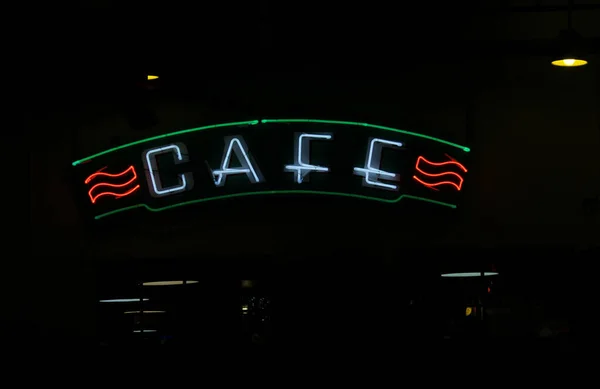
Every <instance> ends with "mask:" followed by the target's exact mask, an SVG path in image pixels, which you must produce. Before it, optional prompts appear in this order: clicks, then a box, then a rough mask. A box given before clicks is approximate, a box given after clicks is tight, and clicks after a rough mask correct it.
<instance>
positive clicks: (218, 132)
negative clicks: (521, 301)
mask: <svg viewBox="0 0 600 389" xmlns="http://www.w3.org/2000/svg"><path fill="white" fill-rule="evenodd" d="M469 151H470V149H469V148H468V147H465V146H461V145H458V144H455V143H452V142H449V141H446V140H443V139H438V138H434V137H431V136H428V135H424V134H418V133H415V132H410V131H404V130H399V129H395V128H390V127H384V126H378V125H372V124H366V123H356V122H343V121H332V120H314V119H264V120H260V121H259V120H253V121H245V122H234V123H224V124H216V125H211V126H205V127H199V128H193V129H188V130H182V131H177V132H172V133H168V134H164V135H158V136H153V137H151V138H147V139H142V140H139V141H136V142H132V143H128V144H125V145H121V146H118V147H115V148H112V149H109V150H105V151H102V152H99V153H97V154H94V155H91V156H89V157H87V158H83V159H80V160H77V161H75V162H73V163H72V165H73V166H74V168H75V176H76V185H77V187H78V188H79V189H78V191H79V194H80V195H81V197H82V200H83V202H84V203H85V204H87V207H88V208H89V209H90V211H91V212H92V214H93V216H94V218H95V219H96V220H98V219H102V218H105V217H107V216H111V215H115V214H120V213H126V212H133V210H135V209H140V208H142V209H146V210H147V211H151V212H160V211H166V210H169V209H173V208H177V207H182V206H187V205H191V204H196V203H204V202H208V201H214V200H220V199H228V198H236V197H241V196H267V195H271V196H273V195H279V196H289V197H292V196H298V195H305V196H306V195H311V196H341V197H347V198H354V199H359V200H367V201H376V202H380V203H387V204H390V206H392V205H395V204H399V203H404V202H405V201H402V200H407V201H423V202H428V203H431V204H435V205H438V206H444V207H449V208H456V207H457V205H458V204H459V203H460V197H461V196H460V195H461V191H462V190H463V189H464V185H465V180H466V175H467V171H468V170H467V167H466V162H467V161H466V159H467V157H468V153H469Z"/></svg>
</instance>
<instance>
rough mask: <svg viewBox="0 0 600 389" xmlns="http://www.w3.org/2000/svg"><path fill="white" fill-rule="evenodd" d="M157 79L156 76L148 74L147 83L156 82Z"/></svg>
mask: <svg viewBox="0 0 600 389" xmlns="http://www.w3.org/2000/svg"><path fill="white" fill-rule="evenodd" d="M157 78H158V76H154V75H151V74H148V81H150V80H156V79H157Z"/></svg>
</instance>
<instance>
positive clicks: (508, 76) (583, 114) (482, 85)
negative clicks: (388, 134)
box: [4, 0, 600, 338]
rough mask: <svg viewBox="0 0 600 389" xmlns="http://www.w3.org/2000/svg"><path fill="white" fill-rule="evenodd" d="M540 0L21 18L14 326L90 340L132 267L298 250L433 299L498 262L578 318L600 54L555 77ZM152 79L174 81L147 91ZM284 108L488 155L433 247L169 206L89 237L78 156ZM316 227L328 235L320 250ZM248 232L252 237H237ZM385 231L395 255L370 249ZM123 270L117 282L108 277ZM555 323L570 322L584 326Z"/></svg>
mask: <svg viewBox="0 0 600 389" xmlns="http://www.w3.org/2000/svg"><path fill="white" fill-rule="evenodd" d="M484 3H485V4H484ZM538 3H539V5H540V6H541V7H542V8H535V6H536V2H534V1H530V2H527V1H522V2H517V1H514V2H508V1H505V2H499V1H498V2H496V1H493V2H489V1H486V2H481V3H475V2H467V3H464V4H460V5H457V4H451V5H438V4H431V5H430V4H424V5H422V6H420V5H419V6H417V5H410V6H404V5H397V4H394V5H393V8H391V7H392V5H389V4H384V3H381V4H379V3H378V2H371V3H370V4H369V6H368V7H367V6H365V5H364V4H360V5H355V6H353V5H352V4H346V3H344V5H343V7H342V6H341V5H340V6H338V5H333V4H331V5H329V4H327V5H324V4H323V3H317V2H315V3H314V4H312V3H311V2H302V3H298V4H296V3H281V4H280V3H277V4H270V3H268V2H244V3H240V4H238V3H237V2H232V3H220V5H219V6H213V5H210V6H206V5H200V4H198V5H196V6H194V8H185V10H184V9H183V8H179V7H178V5H179V4H177V2H175V3H173V2H171V3H169V5H164V4H161V3H158V2H156V3H153V4H148V3H144V7H138V6H134V5H132V6H131V7H129V6H128V7H124V6H121V5H117V4H112V3H110V2H97V3H94V5H93V6H89V5H86V6H82V7H77V6H76V5H72V6H68V7H65V8H64V9H57V8H53V9H52V10H48V12H45V13H41V12H40V13H36V15H40V16H31V17H28V18H26V19H27V20H26V23H25V24H24V25H26V26H28V27H29V28H30V30H31V31H32V32H34V33H33V34H32V36H33V38H32V41H31V42H30V43H31V44H30V45H28V46H23V47H21V48H19V52H18V55H17V57H18V58H20V59H21V61H20V63H22V64H23V66H22V70H24V71H23V75H20V74H21V73H19V76H18V77H19V78H18V80H20V81H22V88H21V91H20V92H21V93H20V94H19V95H18V96H19V102H20V103H22V104H21V106H22V108H23V115H22V117H23V118H24V121H25V123H24V124H25V129H26V133H25V134H26V140H27V145H28V148H29V160H28V162H29V170H30V175H29V177H30V180H29V188H30V190H29V191H30V219H29V220H30V225H29V226H24V227H25V228H24V229H25V230H26V234H24V237H25V240H22V238H21V237H22V235H20V234H19V238H18V239H17V238H15V239H14V242H13V245H9V246H12V247H15V250H13V251H11V252H14V254H10V255H11V256H15V260H14V262H15V263H16V264H17V266H16V267H15V270H12V269H10V270H8V271H7V272H8V273H9V274H11V275H14V277H10V278H11V280H10V282H9V283H8V286H9V290H10V291H11V295H12V296H15V297H14V298H10V299H7V304H6V306H5V308H4V314H6V316H7V318H9V319H7V320H5V321H4V323H8V325H9V328H11V329H15V328H17V329H19V331H17V332H18V333H19V334H31V333H34V334H43V335H44V336H46V337H50V336H51V334H53V333H56V332H57V331H58V332H60V333H64V334H69V336H73V335H81V336H84V337H90V338H93V336H94V334H95V333H96V330H97V328H96V327H97V323H98V321H97V311H96V307H95V301H96V297H97V293H98V290H99V288H100V287H101V285H103V284H104V283H106V282H109V281H108V280H109V279H111V278H110V277H115V278H120V277H121V276H120V274H121V271H122V272H123V273H124V274H125V273H127V272H126V271H125V270H119V269H125V268H126V267H129V266H132V267H134V268H136V266H137V265H136V264H138V263H140V262H136V261H140V260H141V261H147V260H149V259H155V260H159V261H160V260H161V259H162V261H163V262H162V263H166V264H168V263H170V262H172V261H174V259H173V258H174V257H179V258H181V259H182V260H183V259H184V258H185V259H186V260H187V261H188V262H192V263H195V264H198V263H199V262H200V261H204V260H206V259H207V258H208V259H209V260H206V261H207V262H202V264H203V265H205V267H204V268H203V270H202V272H204V273H208V274H213V273H211V272H214V274H221V275H222V276H223V277H225V278H228V279H237V273H236V271H237V270H236V269H246V268H249V270H245V271H252V269H261V268H260V267H259V266H260V265H261V264H262V265H264V266H265V268H264V269H265V270H264V273H262V274H263V275H266V276H267V277H270V278H271V279H279V276H278V275H277V274H278V273H277V269H278V268H277V267H276V266H275V265H269V264H270V263H271V261H274V262H275V263H282V262H283V263H287V262H286V258H297V262H294V263H298V265H297V266H298V268H299V269H301V270H302V271H303V272H304V273H302V272H300V270H298V271H299V272H300V274H309V275H310V274H312V275H313V277H314V274H327V275H329V276H328V277H325V279H329V280H330V281H328V282H323V283H321V284H319V283H314V285H315V288H316V289H315V290H328V289H329V286H328V285H335V288H342V286H341V285H345V283H343V282H341V281H339V277H341V274H342V273H343V271H344V270H347V271H350V272H351V273H353V274H364V276H365V277H367V278H368V277H369V276H371V278H370V279H372V280H373V281H372V282H371V284H372V285H374V286H375V285H379V282H378V281H376V280H377V279H378V278H377V277H382V273H385V272H386V271H387V270H386V267H385V266H383V265H381V263H392V264H394V266H393V267H394V269H396V270H395V271H396V273H394V274H399V275H400V274H404V275H405V276H406V275H407V274H411V276H410V277H411V278H412V279H413V281H414V282H415V283H416V285H420V286H419V288H417V290H422V289H426V290H428V291H429V293H428V294H429V295H434V296H435V293H434V291H435V290H437V289H435V288H432V289H427V288H426V286H425V285H429V284H426V283H425V280H433V279H435V280H436V281H435V282H437V274H438V273H439V270H441V269H442V268H444V267H448V266H450V265H452V266H456V267H457V268H458V267H468V266H466V265H465V264H463V262H465V261H475V262H477V263H484V262H485V263H488V262H489V261H490V260H494V261H495V262H496V265H497V266H498V268H499V269H501V267H502V266H504V268H505V269H506V272H505V274H506V277H507V278H508V279H512V280H515V281H512V283H511V285H513V288H512V289H511V290H512V292H511V293H513V294H514V295H515V296H518V297H517V299H521V300H523V301H524V300H527V299H530V298H534V297H535V298H536V299H538V300H539V301H548V303H547V304H548V306H550V307H551V306H559V305H560V306H562V307H569V306H570V305H569V304H570V303H569V302H570V301H576V300H577V297H578V296H580V293H581V292H580V291H581V287H582V286H584V285H587V282H584V281H583V276H582V275H581V274H582V273H583V274H586V273H588V274H589V271H588V269H589V266H591V265H589V263H591V262H592V261H593V259H594V258H596V257H597V255H596V253H597V251H593V250H597V247H598V244H599V241H598V237H599V236H600V229H599V222H598V213H597V212H598V211H597V209H598V203H597V198H598V195H599V194H600V186H599V183H600V159H599V156H600V154H599V153H598V150H599V147H600V127H599V122H600V112H599V107H600V92H599V86H598V85H599V84H600V82H599V80H598V66H599V65H598V64H599V63H600V61H599V59H598V56H597V55H592V56H591V57H590V58H589V65H587V66H585V67H582V68H575V69H563V68H556V67H552V66H551V65H550V61H551V59H553V55H552V54H553V53H552V51H553V49H552V47H553V46H552V44H551V42H552V39H553V38H554V37H555V36H556V35H557V34H558V32H559V31H560V30H561V29H564V28H566V13H565V10H566V8H565V6H566V4H565V2H559V1H550V0H547V1H546V0H543V1H539V2H538ZM587 4H590V6H587V7H581V8H580V9H579V10H578V9H577V8H576V11H575V12H574V13H573V26H574V28H576V29H577V31H578V32H579V33H580V34H581V35H583V36H586V37H592V38H593V37H595V38H596V39H597V38H598V36H600V31H599V30H598V28H599V26H600V23H597V20H598V15H599V13H598V12H600V11H599V10H598V8H597V7H596V6H597V2H592V1H590V2H588V3H587ZM484 6H485V8H484ZM188 7H189V6H188ZM521 7H524V8H521ZM561 7H562V8H561ZM142 8H143V10H142ZM42 14H43V17H42V16H41V15H42ZM148 73H150V74H158V75H160V77H161V78H160V79H159V80H157V82H156V83H155V84H148V83H146V82H145V76H146V74H148ZM286 116H287V117H309V118H323V119H338V120H348V121H364V122H368V123H373V124H381V125H387V126H390V127H400V128H406V129H409V130H414V131H416V132H426V131H427V130H430V129H436V130H435V131H438V133H437V135H438V136H440V137H441V138H444V139H448V140H450V141H454V142H456V143H459V144H465V145H467V146H469V147H470V148H471V149H472V150H473V151H472V156H471V157H472V162H471V166H472V169H471V170H470V177H469V178H470V180H472V182H474V184H473V188H472V189H473V190H470V192H469V194H468V197H466V198H465V199H464V201H465V203H466V205H465V206H464V207H461V209H460V210H457V211H458V212H456V213H455V214H454V218H452V217H450V218H448V217H446V216H444V217H443V220H444V222H445V223H448V224H447V225H448V226H449V227H448V228H447V229H443V233H442V232H439V233H435V234H433V235H432V236H431V237H429V238H427V239H424V238H423V239H417V238H415V236H417V235H418V234H417V233H413V234H408V235H405V234H404V233H405V232H407V231H411V230H412V229H411V228H410V224H407V223H406V221H405V220H402V219H399V221H398V223H395V224H386V223H384V222H379V223H374V225H370V227H371V228H370V229H369V232H368V234H369V237H370V239H365V238H363V237H362V236H361V235H359V233H358V232H357V231H362V230H363V229H364V224H361V223H358V222H357V223H356V224H354V223H347V222H345V220H344V221H342V222H340V221H338V222H336V221H335V220H330V221H328V222H327V223H318V225H315V224H313V223H307V224H302V225H297V224H293V223H290V222H289V219H286V218H285V217H283V216H284V213H282V212H273V214H272V215H271V214H269V213H268V212H267V213H265V214H264V215H265V217H264V218H262V219H261V220H260V221H254V220H249V219H247V218H243V217H240V218H239V219H230V220H228V222H227V223H225V222H223V223H217V224H214V225H212V224H211V225H208V224H206V223H203V222H202V220H198V219H194V220H190V219H189V218H186V217H185V215H181V214H173V217H172V218H170V219H169V220H166V221H165V223H164V224H163V225H162V226H160V227H156V226H154V225H152V226H150V225H143V224H141V225H139V229H137V230H134V229H131V230H130V231H129V233H128V234H126V235H124V234H121V233H120V232H119V231H118V229H117V230H115V231H112V230H104V231H101V232H98V231H95V232H90V230H89V229H87V228H84V225H83V222H82V218H81V216H80V214H79V212H78V210H77V207H76V206H75V201H74V197H73V196H74V194H73V191H72V187H71V186H70V184H69V183H70V177H71V176H70V174H71V170H70V169H72V167H71V166H70V163H71V162H72V161H74V160H76V159H78V158H80V157H83V156H87V155H89V154H93V153H95V152H98V151H100V150H104V149H106V148H109V147H112V146H114V145H118V144H123V143H127V142H129V141H132V140H136V139H140V138H145V137H148V136H152V135H155V134H160V133H165V132H171V131H174V130H177V129H184V128H191V127H197V126H200V125H206V124H213V123H220V122H227V121H236V120H245V119H248V118H249V119H257V118H261V117H286ZM19 135H20V134H19ZM252 204H254V206H256V207H264V206H267V207H268V204H266V205H265V204H263V203H260V202H255V203H252ZM369 206H370V205H364V207H365V208H363V206H362V205H361V206H360V210H359V212H362V213H363V214H368V213H369V211H370V209H368V208H366V207H369ZM357 207H358V205H357ZM275 209H277V208H275ZM436 210H437V208H436ZM441 211H442V210H440V212H441ZM11 212H13V213H14V212H17V209H15V210H11ZM215 212H216V211H215ZM426 214H427V213H424V215H426ZM440 217H441V216H440ZM411 218H412V219H411ZM411 218H409V219H410V220H411V221H412V220H418V218H417V217H416V216H411ZM14 219H15V220H17V219H20V218H19V217H15V218H14ZM359 220H360V219H359ZM421 220H422V223H423V224H425V222H426V219H421ZM15 226H17V227H19V226H23V221H22V219H21V221H20V222H19V223H16V222H15ZM27 227H30V228H27ZM313 228H317V229H322V230H327V231H329V232H330V234H331V235H330V238H329V239H326V240H314V239H312V238H313V235H314V233H313V232H312V230H311V229H313ZM17 229H18V230H19V231H20V230H21V228H20V227H19V228H16V227H15V228H14V229H13V230H15V231H16V230H17ZM234 229H235V230H236V231H238V230H244V231H246V233H245V234H241V235H240V236H239V240H238V241H236V244H228V240H227V239H226V238H225V237H227V232H231V231H232V230H234ZM439 229H440V230H442V229H441V228H439ZM353 234H354V235H353ZM9 236H12V235H9ZM290 236H293V239H290ZM348 236H352V238H348ZM383 237H385V238H390V237H393V238H394V243H393V244H391V245H387V244H380V245H379V244H374V243H373V242H374V241H377V239H376V238H379V239H382V238H383ZM257 241H259V242H260V244H252V243H254V242H257ZM290 241H294V242H297V241H301V242H303V245H302V246H299V245H296V244H293V245H292V244H290ZM25 242H26V243H25ZM414 246H416V247H417V248H422V247H426V248H428V249H429V250H427V251H425V252H422V251H421V252H419V251H418V250H417V248H415V247H414ZM174 247H176V248H177V249H176V252H175V253H174ZM434 248H437V249H439V250H433V249H434ZM223 253H226V254H223ZM409 253H410V254H409ZM265 258H268V259H269V260H265ZM346 258H352V260H351V261H350V260H348V261H346V260H345V259H346ZM381 258H383V259H381ZM585 258H587V259H585ZM227 261H229V262H227ZM478 261H481V262H478ZM173 263H175V262H173ZM404 263H407V264H409V265H410V266H406V267H405V266H404ZM229 264H230V265H229ZM243 264H245V265H243ZM378 264H379V265H380V266H378ZM111 266H112V269H114V270H113V271H109V272H108V273H109V274H110V277H109V276H107V277H105V278H102V277H101V276H99V274H105V273H102V270H100V269H105V268H111ZM139 266H141V265H139ZM165 266H167V265H165ZM194 266H196V265H194ZM198 266H200V265H198ZM478 266H479V265H478ZM482 266H483V265H482ZM221 267H224V270H223V272H219V269H221ZM321 267H325V268H327V270H328V271H322V272H319V271H318V269H320V268H321ZM201 268H202V267H201ZM286 269H288V270H286V271H290V270H289V269H297V268H296V267H288V268H286ZM364 269H371V271H370V272H367V271H365V270H364ZM408 269H414V270H415V272H414V273H411V272H410V271H409V270H408ZM425 270H428V271H431V273H434V274H435V277H433V278H429V276H426V274H430V273H428V272H425ZM434 270H435V271H434ZM240 271H241V270H240ZM228 272H229V273H228ZM196 274H198V273H196ZM269 274H270V275H271V276H269ZM415 274H418V276H415ZM123 278H124V279H125V276H123ZM299 278H300V279H303V278H302V277H299ZM215 279H216V277H215ZM392 279H393V280H395V279H396V278H393V277H392ZM421 279H422V280H424V281H423V282H424V283H423V284H419V282H418V281H417V280H421ZM516 279H518V280H520V281H518V282H517V281H516ZM25 280H27V281H25ZM331 280H337V281H335V282H334V281H331ZM431 282H433V281H431ZM213 284H214V283H213ZM393 284H394V283H391V284H390V285H393ZM309 285H310V283H309ZM318 285H322V286H321V287H320V289H319V288H317V286H318ZM431 285H433V284H431ZM307 287H309V286H307ZM332 287H333V286H332ZM409 289H410V288H409ZM365 290H371V291H374V290H376V288H370V289H369V288H366V289H365ZM411 290H412V289H411ZM223 293H224V294H226V292H223ZM372 293H375V294H377V295H387V296H389V294H386V293H376V292H372ZM407 295H408V294H407ZM531 296H533V297H531ZM538 300H536V301H538ZM559 300H560V301H561V303H560V304H559V303H557V301H559ZM553 304H554V305H553ZM373 309H374V310H375V311H377V309H375V308H373ZM559 311H560V314H557V315H558V316H560V317H561V318H562V319H563V320H564V319H565V318H570V317H572V316H570V315H571V313H570V312H571V310H566V308H565V309H562V310H559ZM24 328H30V329H32V330H31V331H29V330H23V329H24ZM61 331H62V332H61Z"/></svg>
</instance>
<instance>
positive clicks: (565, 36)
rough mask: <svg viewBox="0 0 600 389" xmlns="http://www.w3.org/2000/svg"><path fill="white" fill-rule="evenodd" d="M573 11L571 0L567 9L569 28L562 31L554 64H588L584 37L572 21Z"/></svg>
mask: <svg viewBox="0 0 600 389" xmlns="http://www.w3.org/2000/svg"><path fill="white" fill-rule="evenodd" d="M572 12H573V0H569V7H568V11H567V30H563V31H561V32H560V34H559V36H558V42H559V47H560V49H559V55H558V58H556V59H555V60H553V61H552V65H554V66H560V67H567V68H573V67H579V66H584V65H587V63H588V62H587V61H586V60H585V59H584V57H585V47H584V40H583V38H582V37H581V36H580V35H579V34H577V32H575V30H574V29H573V27H572V23H571V16H572Z"/></svg>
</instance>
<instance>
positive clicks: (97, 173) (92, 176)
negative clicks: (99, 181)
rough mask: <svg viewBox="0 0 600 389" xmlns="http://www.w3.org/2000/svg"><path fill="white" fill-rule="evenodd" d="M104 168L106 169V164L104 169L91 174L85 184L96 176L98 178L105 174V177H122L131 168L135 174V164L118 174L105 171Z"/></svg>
mask: <svg viewBox="0 0 600 389" xmlns="http://www.w3.org/2000/svg"><path fill="white" fill-rule="evenodd" d="M104 169H106V166H104V167H103V168H102V169H100V170H98V171H97V172H96V173H94V174H92V175H91V176H89V177H88V178H86V179H85V182H84V183H85V184H89V183H90V181H92V180H93V179H94V178H96V177H98V176H104V177H121V176H123V175H125V174H127V173H128V172H129V171H130V170H133V175H134V176H135V169H134V168H133V165H131V166H129V167H128V168H127V169H125V170H123V171H122V172H121V173H117V174H110V173H104V172H103V171H102V170H104Z"/></svg>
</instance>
